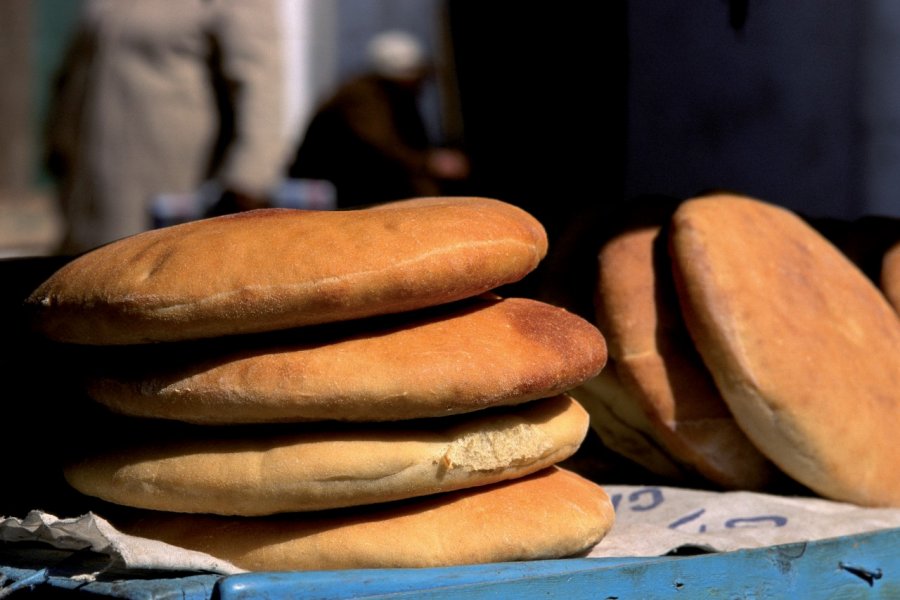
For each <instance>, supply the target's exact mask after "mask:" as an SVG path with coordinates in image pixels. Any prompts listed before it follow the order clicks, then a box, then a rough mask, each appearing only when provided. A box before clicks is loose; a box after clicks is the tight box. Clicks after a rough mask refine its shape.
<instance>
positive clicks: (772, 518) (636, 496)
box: [610, 487, 788, 533]
mask: <svg viewBox="0 0 900 600" xmlns="http://www.w3.org/2000/svg"><path fill="white" fill-rule="evenodd" d="M610 500H611V501H612V505H613V508H614V509H615V510H616V511H618V510H619V508H620V505H622V503H623V500H625V501H626V506H627V507H628V510H630V511H632V512H646V511H651V510H654V509H656V508H659V507H660V506H661V505H662V504H664V503H665V497H664V496H663V492H662V490H661V489H659V488H657V487H645V488H641V489H638V490H635V491H633V492H631V493H630V494H628V496H627V497H623V495H622V494H612V495H611V496H610ZM704 514H706V509H705V508H701V509H698V510H695V511H694V512H691V513H689V514H686V515H684V516H683V517H679V518H677V519H675V520H674V521H672V522H671V523H669V525H668V528H669V529H678V528H679V527H683V526H684V525H687V524H688V523H694V522H695V521H697V519H699V518H700V517H702V516H703V515H704ZM787 523H788V518H787V517H785V516H782V515H756V516H751V517H733V518H730V519H727V520H725V522H724V525H725V528H726V529H739V528H749V527H784V526H785V525H787ZM694 524H695V525H697V526H698V527H697V529H698V531H699V533H704V532H705V531H706V530H707V526H706V524H704V523H694Z"/></svg>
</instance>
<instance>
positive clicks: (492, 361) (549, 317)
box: [87, 298, 606, 424]
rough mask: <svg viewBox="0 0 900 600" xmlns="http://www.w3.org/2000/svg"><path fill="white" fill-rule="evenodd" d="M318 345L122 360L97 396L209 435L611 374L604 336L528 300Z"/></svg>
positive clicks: (199, 348) (281, 342)
mask: <svg viewBox="0 0 900 600" xmlns="http://www.w3.org/2000/svg"><path fill="white" fill-rule="evenodd" d="M318 333H319V334H320V335H318V336H314V335H312V334H310V333H308V332H307V331H305V330H304V331H301V330H299V329H298V330H292V331H290V332H287V334H286V335H280V336H275V337H273V336H266V337H265V338H264V339H262V340H248V339H245V338H243V337H241V338H232V340H215V342H214V343H212V344H202V345H198V344H187V345H183V346H180V347H172V346H171V345H167V346H166V347H164V348H163V347H160V346H158V345H153V346H150V347H146V348H144V347H142V348H140V349H139V351H132V352H125V351H123V350H132V349H131V348H128V349H117V350H116V351H115V352H114V353H112V354H113V356H111V357H108V358H107V359H106V360H98V361H96V362H97V363H98V368H99V370H101V371H103V373H102V374H97V375H95V376H93V377H89V378H88V382H87V389H88V393H89V395H90V396H91V397H93V398H94V399H95V400H97V401H99V402H100V403H102V404H103V405H105V406H107V407H109V408H110V409H112V410H113V411H114V412H117V413H123V414H128V415H133V416H141V417H153V418H161V419H174V420H180V421H186V422H192V423H202V424H232V423H266V422H291V421H316V420H339V421H369V422H371V421H394V420H400V419H412V418H421V417H436V416H445V415H450V414H457V413H463V412H470V411H474V410H480V409H483V408H486V407H489V406H498V405H509V404H519V403H522V402H526V401H530V400H536V399H538V398H546V397H548V396H554V395H556V394H559V393H562V392H564V391H566V390H568V389H570V388H572V387H574V386H575V385H577V384H579V383H581V382H582V381H584V380H586V379H589V378H590V377H593V376H594V375H595V374H597V373H598V372H599V371H600V369H602V368H603V365H604V364H605V362H606V343H605V341H604V338H603V335H602V334H601V333H600V331H599V330H598V329H597V328H596V327H595V326H594V325H592V324H591V323H589V322H588V321H586V320H584V319H582V318H581V317H578V316H576V315H574V314H572V313H569V312H568V311H566V310H564V309H561V308H557V307H555V306H551V305H549V304H545V303H543V302H539V301H537V300H530V299H525V298H507V299H498V298H477V299H472V300H468V301H460V302H457V303H453V304H451V305H443V306H441V307H439V308H438V309H432V310H428V311H424V312H423V311H419V312H418V313H417V314H410V313H404V314H403V315H397V316H396V317H395V318H390V319H382V320H379V321H377V324H376V322H375V321H372V322H367V323H365V324H363V323H361V322H358V321H357V322H354V324H353V327H346V328H334V327H328V328H325V327H324V326H323V327H322V329H321V331H319V332H318ZM316 337H318V340H317V341H314V342H313V341H310V338H316ZM298 339H299V340H300V341H296V340H298ZM229 341H231V342H233V343H227V342H229ZM113 363H118V365H119V366H118V367H116V366H114V364H113Z"/></svg>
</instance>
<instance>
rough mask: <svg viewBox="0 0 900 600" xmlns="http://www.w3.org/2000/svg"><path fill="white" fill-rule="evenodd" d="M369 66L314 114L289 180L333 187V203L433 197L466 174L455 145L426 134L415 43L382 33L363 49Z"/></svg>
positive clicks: (426, 72)
mask: <svg viewBox="0 0 900 600" xmlns="http://www.w3.org/2000/svg"><path fill="white" fill-rule="evenodd" d="M367 59H368V61H369V65H370V70H369V71H368V72H365V73H362V74H360V75H357V76H356V77H353V78H351V79H349V80H348V81H346V82H345V83H344V84H342V85H341V86H340V87H339V88H338V89H337V90H336V91H335V92H334V94H333V95H332V96H331V97H330V98H328V99H327V100H326V101H325V102H324V103H323V104H322V105H321V106H320V107H319V108H318V109H317V110H316V111H315V113H314V115H313V117H312V119H311V120H310V122H309V125H308V126H307V129H306V132H305V134H304V136H303V138H302V141H301V143H300V146H299V148H298V150H297V153H296V156H295V157H294V160H293V163H292V164H291V167H290V169H289V174H290V176H291V177H295V178H298V179H313V180H315V179H319V180H326V181H329V182H331V183H332V184H333V185H334V186H335V190H336V196H337V207H338V208H347V207H354V206H359V205H364V204H372V203H378V202H385V201H390V200H399V199H403V198H410V197H418V196H435V195H441V194H442V193H444V191H445V190H446V187H447V185H448V184H451V183H458V182H460V181H463V180H464V179H465V178H466V177H467V176H468V174H469V162H468V159H467V157H466V156H465V155H464V154H463V153H462V152H460V151H459V150H455V149H450V148H442V147H437V146H436V145H435V144H434V143H433V142H432V141H431V139H430V138H429V134H428V131H427V128H426V126H425V123H424V120H423V117H422V114H421V111H420V108H419V104H418V100H419V94H420V91H421V88H422V86H423V84H424V83H425V82H426V81H427V79H428V77H429V76H430V75H431V74H432V67H431V64H430V60H429V59H428V57H427V56H426V52H425V48H424V46H423V44H422V43H421V42H420V41H419V40H418V39H417V38H416V37H414V36H412V35H411V34H409V33H406V32H403V31H394V30H392V31H385V32H382V33H380V34H378V35H376V36H375V37H374V38H373V39H372V40H371V41H370V42H369V44H368V46H367Z"/></svg>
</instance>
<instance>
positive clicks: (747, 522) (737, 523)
mask: <svg viewBox="0 0 900 600" xmlns="http://www.w3.org/2000/svg"><path fill="white" fill-rule="evenodd" d="M765 521H771V522H772V525H773V526H775V527H784V526H785V525H787V522H788V520H787V517H782V516H781V515H761V516H759V517H739V518H735V519H728V520H727V521H725V527H726V528H728V529H736V528H738V527H748V526H749V527H755V526H756V524H757V523H764V522H765Z"/></svg>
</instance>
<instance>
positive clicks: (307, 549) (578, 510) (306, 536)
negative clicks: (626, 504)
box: [114, 467, 615, 571]
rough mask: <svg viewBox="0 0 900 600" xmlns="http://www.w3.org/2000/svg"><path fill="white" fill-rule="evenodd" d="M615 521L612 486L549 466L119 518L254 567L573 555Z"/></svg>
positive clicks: (437, 563) (150, 534) (124, 525)
mask: <svg viewBox="0 0 900 600" xmlns="http://www.w3.org/2000/svg"><path fill="white" fill-rule="evenodd" d="M614 522H615V512H614V510H613V506H612V503H611V501H610V498H609V496H608V495H607V493H606V492H605V491H604V489H603V488H602V487H601V486H600V485H598V484H596V483H593V482H591V481H589V480H587V479H585V478H583V477H581V476H579V475H577V474H575V473H573V472H571V471H567V470H565V469H562V468H559V467H548V468H547V469H544V470H542V471H540V472H537V473H534V474H532V475H530V476H527V477H522V478H518V479H514V480H511V481H506V482H503V483H498V484H494V485H490V486H480V487H476V488H469V489H467V490H463V491H458V492H451V493H446V494H436V495H433V496H428V497H426V498H419V499H416V500H413V501H406V502H398V503H388V504H381V505H374V506H366V507H358V508H355V509H348V510H344V511H334V512H323V513H303V514H296V513H295V514H290V515H279V516H277V517H257V518H252V517H247V518H236V517H230V518H226V517H214V516H208V515H179V514H174V513H168V514H167V513H147V514H144V515H138V516H137V517H136V518H134V519H130V520H120V521H116V522H114V524H115V525H116V527H117V528H119V529H120V530H122V531H124V532H125V533H129V534H131V535H137V536H141V537H147V538H151V539H157V540H161V541H164V542H167V543H170V544H173V545H176V546H179V547H182V548H187V549H191V550H197V551H201V552H205V553H207V554H210V555H212V556H215V557H217V558H220V559H222V560H227V561H229V562H231V563H232V564H234V565H236V566H237V567H239V568H243V569H246V570H249V571H309V570H335V569H374V568H419V567H449V566H461V565H471V564H483V563H494V562H509V561H519V560H538V559H554V558H565V557H570V556H575V555H580V554H583V553H586V552H587V551H588V550H590V549H591V548H592V547H594V546H595V545H596V544H598V543H601V541H602V539H603V538H604V537H605V536H606V535H607V533H608V532H609V531H610V529H611V528H612V527H613V524H614Z"/></svg>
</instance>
